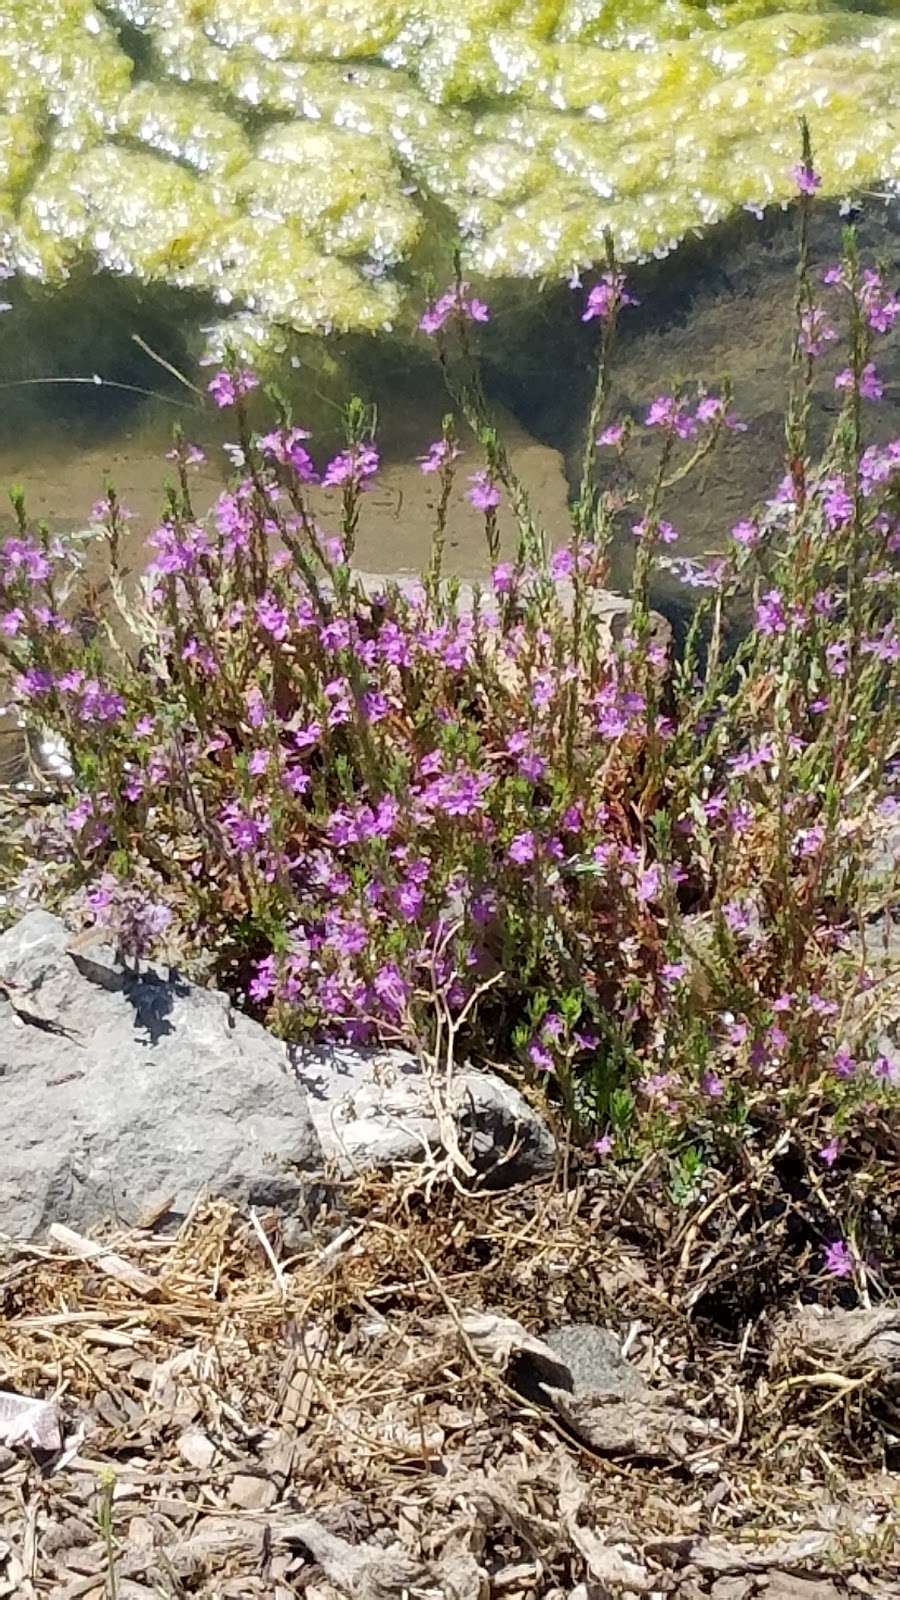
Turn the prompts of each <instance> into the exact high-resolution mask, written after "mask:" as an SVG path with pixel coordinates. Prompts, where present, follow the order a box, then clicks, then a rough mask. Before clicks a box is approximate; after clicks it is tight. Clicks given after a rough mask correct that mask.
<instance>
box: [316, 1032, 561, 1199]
mask: <svg viewBox="0 0 900 1600" xmlns="http://www.w3.org/2000/svg"><path fill="white" fill-rule="evenodd" d="M292 1059H293V1062H294V1066H295V1068H296V1071H297V1075H298V1077H299V1079H300V1082H301V1083H302V1085H303V1087H304V1089H305V1090H306V1095H307V1099H308V1102H309V1109H310V1114H311V1116H312V1119H313V1123H314V1126H315V1129H316V1132H317V1134H318V1136H319V1139H320V1140H321V1143H322V1148H323V1150H324V1151H325V1154H326V1155H327V1156H329V1157H330V1158H331V1159H332V1160H333V1161H334V1162H336V1163H337V1165H338V1166H339V1167H340V1168H341V1170H342V1171H344V1172H345V1173H351V1172H358V1171H365V1170H369V1169H372V1168H380V1167H390V1166H395V1165H399V1164H403V1163H407V1162H414V1161H421V1160H422V1159H423V1157H425V1156H426V1155H427V1153H428V1151H429V1150H431V1151H436V1150H440V1149H441V1148H442V1143H443V1140H442V1133H441V1115H440V1096H441V1094H442V1089H441V1087H439V1086H435V1085H432V1084H431V1083H430V1082H429V1079H428V1075H427V1074H426V1072H425V1071H424V1070H423V1068H422V1065H421V1063H420V1062H419V1061H418V1060H417V1059H416V1057H415V1056H413V1055H410V1054H408V1053H407V1052H406V1051H404V1050H358V1049H351V1048H349V1047H347V1046H343V1045H315V1046H306V1045H303V1046H295V1047H294V1049H293V1051H292ZM444 1100H445V1109H446V1113H447V1114H448V1116H449V1118H450V1120H451V1122H452V1125H453V1127H454V1129H455V1131H456V1137H457V1139H458V1141H459V1145H460V1148H461V1150H462V1152H463V1154H464V1155H465V1156H466V1157H467V1158H468V1160H469V1161H470V1162H471V1163H472V1165H473V1167H474V1168H475V1170H476V1172H478V1173H479V1174H480V1175H481V1176H482V1177H483V1178H484V1179H485V1181H486V1182H487V1183H488V1184H489V1185H491V1186H493V1187H500V1186H502V1185H504V1184H510V1183H521V1182H523V1181H525V1180H526V1179H528V1178H531V1177H534V1176H536V1175H537V1174H538V1173H542V1172H547V1171H549V1170H550V1169H551V1168H552V1167H553V1165H554V1162H555V1159H556V1146H555V1143H554V1139H553V1135H552V1134H551V1132H550V1130H549V1128H548V1127H547V1125H546V1123H545V1122H544V1121H543V1120H542V1119H541V1117H539V1116H538V1114H537V1112H535V1111H533V1110H532V1108H531V1106H529V1104H528V1102H527V1100H526V1099H525V1098H524V1096H523V1095H521V1094H520V1093H519V1091H518V1090H517V1089H514V1088H513V1087H512V1086H511V1085H510V1084H508V1083H504V1082H503V1080H502V1079H501V1078H496V1077H493V1076H492V1075H491V1074H490V1073H487V1072H479V1071H476V1070H475V1069H473V1068H468V1067H467V1068H460V1069H459V1070H458V1071H457V1072H455V1073H454V1075H453V1078H452V1081H451V1083H450V1086H449V1090H448V1091H447V1092H446V1095H445V1096H444Z"/></svg>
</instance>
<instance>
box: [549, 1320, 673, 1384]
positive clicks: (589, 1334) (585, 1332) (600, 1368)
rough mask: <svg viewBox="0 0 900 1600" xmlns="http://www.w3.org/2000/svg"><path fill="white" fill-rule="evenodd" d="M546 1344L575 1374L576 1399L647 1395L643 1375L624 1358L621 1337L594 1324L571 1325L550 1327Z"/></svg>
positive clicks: (573, 1380)
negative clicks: (597, 1395)
mask: <svg viewBox="0 0 900 1600" xmlns="http://www.w3.org/2000/svg"><path fill="white" fill-rule="evenodd" d="M543 1337H544V1341H545V1343H546V1344H548V1345H549V1346H550V1348H551V1350H553V1351H554V1352H555V1353H556V1355H558V1356H559V1357H560V1358H561V1359H562V1360H563V1361H564V1362H565V1364H566V1366H567V1367H568V1369H569V1371H570V1372H571V1374H572V1385H573V1393H574V1394H575V1396H576V1398H578V1399H581V1397H582V1396H585V1395H590V1394H599V1393H604V1394H608V1393H613V1394H620V1395H634V1396H635V1397H641V1396H646V1395H647V1394H648V1392H649V1391H648V1388H647V1385H646V1383H645V1382H644V1380H643V1378H642V1377H641V1374H640V1373H639V1372H638V1371H637V1370H636V1369H635V1368H634V1367H633V1366H632V1365H631V1364H630V1362H628V1361H626V1360H625V1358H624V1356H623V1355H622V1351H621V1347H620V1345H619V1339H618V1335H617V1334H615V1333H613V1332H612V1330H611V1329H610V1328H601V1327H597V1326H595V1325H594V1324H593V1323H591V1322H570V1323H567V1324H566V1325H565V1326H564V1327H561V1328H551V1329H550V1330H549V1332H547V1333H545V1334H544V1336H543Z"/></svg>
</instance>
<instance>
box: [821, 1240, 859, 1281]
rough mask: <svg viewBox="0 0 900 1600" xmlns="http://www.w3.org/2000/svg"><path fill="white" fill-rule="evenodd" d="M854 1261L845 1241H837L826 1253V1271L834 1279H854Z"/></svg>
mask: <svg viewBox="0 0 900 1600" xmlns="http://www.w3.org/2000/svg"><path fill="white" fill-rule="evenodd" d="M853 1268H854V1261H853V1256H852V1255H851V1253H850V1249H849V1247H848V1245H847V1243H846V1240H844V1239H837V1240H836V1241H835V1243H834V1244H830V1245H829V1246H828V1249H827V1250H826V1251H825V1271H826V1272H829V1273H830V1274H831V1276H832V1277H833V1278H852V1276H853Z"/></svg>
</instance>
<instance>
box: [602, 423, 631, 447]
mask: <svg viewBox="0 0 900 1600" xmlns="http://www.w3.org/2000/svg"><path fill="white" fill-rule="evenodd" d="M624 438H625V424H624V422H612V423H610V425H609V427H608V428H604V429H603V432H602V433H598V435H597V443H598V444H600V445H604V444H605V445H610V446H612V447H613V448H615V449H618V447H619V445H620V444H621V443H622V440H623V439H624Z"/></svg>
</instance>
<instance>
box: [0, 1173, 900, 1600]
mask: <svg viewBox="0 0 900 1600" xmlns="http://www.w3.org/2000/svg"><path fill="white" fill-rule="evenodd" d="M651 1178H652V1174H649V1173H647V1172H645V1173H644V1174H643V1175H642V1176H641V1179H640V1181H638V1182H632V1183H628V1184H625V1183H624V1182H623V1181H621V1180H620V1181H618V1182H616V1181H613V1179H612V1178H611V1176H609V1175H605V1174H604V1173H602V1172H601V1171H600V1170H598V1169H597V1168H596V1167H592V1166H588V1165H587V1164H586V1163H584V1162H582V1161H581V1159H580V1158H578V1159H576V1158H575V1157H574V1156H573V1157H572V1159H571V1160H569V1159H568V1158H566V1159H564V1160H563V1162H562V1163H561V1168H560V1171H559V1172H558V1173H557V1174H556V1176H555V1178H553V1179H551V1180H549V1181H546V1182H541V1183H538V1184H534V1185H531V1186H528V1187H525V1188H522V1189H519V1190H515V1191H512V1192H510V1193H508V1194H506V1195H485V1194H466V1193H464V1192H462V1191H461V1190H460V1188H459V1186H458V1184H455V1183H451V1182H447V1181H446V1177H441V1178H438V1177H437V1176H436V1174H434V1173H432V1174H431V1176H430V1177H429V1175H428V1174H423V1173H421V1172H419V1173H416V1174H414V1173H411V1172H410V1173H400V1174H396V1175H395V1176H394V1177H393V1178H391V1179H387V1178H381V1179H368V1180H358V1181H355V1182H353V1183H350V1184H349V1185H348V1184H341V1183H337V1182H334V1183H331V1182H329V1181H328V1180H327V1178H326V1179H325V1181H324V1182H323V1184H322V1186H321V1188H320V1190H319V1191H318V1193H317V1195H316V1197H315V1198H314V1199H312V1200H311V1214H310V1215H309V1216H308V1217H307V1218H304V1219H300V1220H298V1219H292V1220H291V1221H290V1222H285V1221H284V1220H280V1219H277V1218H275V1217H265V1216H264V1217H259V1216H251V1217H250V1218H249V1219H248V1218H247V1217H245V1216H240V1215H238V1214H236V1213H235V1212H234V1211H233V1210H232V1209H231V1208H230V1207H228V1206H227V1205H225V1204H224V1203H218V1204H215V1205H198V1207H197V1208H196V1210H195V1211H194V1213H193V1214H192V1215H191V1216H189V1217H188V1218H187V1219H186V1220H185V1221H184V1222H183V1224H182V1225H181V1227H180V1228H179V1230H178V1231H177V1232H175V1233H171V1232H166V1231H165V1217H164V1216H161V1217H160V1218H157V1219H154V1218H151V1217H149V1216H148V1217H147V1218H146V1219H143V1220H145V1221H146V1224H147V1225H146V1226H145V1227H143V1228H140V1229H135V1230H132V1231H131V1232H130V1233H129V1234H127V1235H124V1234H122V1235H118V1236H110V1237H109V1238H108V1239H107V1240H105V1241H104V1250H103V1253H102V1254H97V1253H96V1247H94V1249H93V1250H92V1248H91V1247H90V1246H89V1245H87V1244H86V1243H85V1242H84V1241H79V1240H78V1238H77V1236H76V1237H75V1238H74V1240H73V1239H72V1238H68V1237H67V1236H66V1235H65V1231H64V1230H63V1231H62V1233H58V1234H57V1235H56V1236H54V1237H53V1238H51V1239H50V1241H49V1243H48V1246H47V1247H46V1248H43V1247H41V1248H39V1247H28V1248H25V1249H24V1250H21V1251H17V1250H14V1249H13V1248H12V1247H9V1248H8V1249H7V1251H6V1253H5V1257H4V1258H2V1259H0V1307H2V1316H0V1387H2V1388H3V1389H5V1390H6V1391H12V1392H13V1394H14V1395H18V1396H32V1397H36V1398H38V1399H41V1400H44V1401H48V1402H53V1403H52V1404H51V1405H50V1406H49V1407H47V1406H45V1407H44V1408H43V1409H42V1410H41V1411H40V1412H38V1413H36V1415H35V1422H34V1435H35V1437H36V1438H37V1439H38V1440H39V1441H40V1444H39V1445H38V1444H35V1442H34V1439H32V1442H31V1444H29V1443H28V1441H27V1439H25V1440H23V1439H21V1438H20V1439H19V1440H18V1442H14V1443H12V1444H11V1445H7V1447H6V1448H3V1449H0V1530H2V1531H0V1596H2V1595H8V1596H10V1597H13V1596H15V1597H17V1600H18V1597H26V1600H35V1597H38V1596H47V1597H53V1600H110V1597H113V1600H114V1597H118V1600H151V1597H153V1600H156V1597H161V1596H166V1597H181V1596H188V1595H191V1596H205V1597H209V1600H213V1597H226V1596H228V1597H235V1600H238V1597H240V1600H250V1597H254V1596H260V1597H267V1600H290V1597H292V1596H305V1597H307V1600H376V1597H378V1600H393V1597H396V1600H401V1597H409V1600H413V1597H424V1600H441V1597H447V1600H492V1597H494V1596H497V1597H502V1600H532V1597H536V1600H603V1597H607V1596H616V1597H624V1600H627V1597H629V1596H676V1597H679V1600H706V1597H709V1600H756V1597H766V1600H850V1597H851V1596H859V1595H868V1596H877V1597H879V1600H889V1597H890V1596H895V1595H896V1594H897V1593H900V1542H898V1527H900V1522H898V1518H897V1512H898V1510H900V1478H898V1477H897V1476H896V1475H895V1474H894V1473H893V1472H892V1471H891V1470H890V1468H891V1465H892V1464H893V1465H894V1466H896V1438H897V1421H898V1404H897V1400H898V1393H897V1387H896V1370H895V1373H894V1380H893V1387H891V1386H890V1385H888V1384H886V1383H885V1381H884V1374H883V1373H881V1374H880V1375H879V1373H878V1371H877V1370H876V1367H875V1365H874V1364H873V1363H872V1362H871V1361H870V1362H869V1365H868V1367H865V1366H864V1368H863V1370H862V1371H861V1372H860V1371H859V1370H851V1369H847V1370H844V1371H837V1370H828V1366H827V1364H826V1363H825V1362H824V1361H823V1358H822V1355H821V1353H820V1354H819V1355H818V1356H817V1355H816V1354H815V1352H813V1351H810V1350H805V1351H804V1350H800V1349H798V1348H797V1347H796V1341H795V1340H794V1338H793V1335H792V1334H791V1333H790V1328H791V1326H792V1324H791V1323H790V1321H788V1322H787V1323H785V1321H784V1318H785V1317H789V1315H790V1313H791V1309H792V1307H793V1306H794V1304H795V1302H796V1300H797V1299H798V1298H799V1295H798V1293H797V1285H795V1284H794V1283H793V1282H792V1280H791V1279H790V1277H789V1276H788V1277H785V1279H784V1281H783V1283H782V1284H781V1287H780V1290H778V1291H776V1292H775V1294H774V1296H771V1297H770V1299H769V1303H768V1305H767V1306H766V1308H765V1309H762V1308H761V1306H760V1305H759V1304H758V1303H755V1302H754V1298H753V1295H752V1293H751V1292H750V1280H751V1278H752V1277H753V1276H754V1273H753V1272H751V1270H750V1263H751V1254H752V1256H753V1257H754V1259H755V1275H756V1278H757V1279H758V1280H760V1281H763V1280H765V1281H768V1282H770V1283H771V1272H770V1271H767V1267H766V1260H765V1257H766V1252H767V1251H770V1252H773V1253H777V1251H778V1249H779V1248H780V1244H779V1240H781V1239H783V1235H782V1233H781V1232H780V1231H779V1228H778V1227H774V1228H773V1229H770V1228H769V1227H768V1226H766V1227H763V1228H762V1230H761V1232H759V1231H757V1232H756V1233H755V1234H754V1235H753V1239H752V1242H750V1241H749V1240H745V1242H744V1244H743V1245H741V1243H740V1240H736V1239H735V1238H734V1236H733V1235H731V1236H730V1235H729V1230H728V1228H724V1227H723V1228H719V1229H717V1228H716V1227H715V1226H714V1222H713V1217H714V1215H715V1214H717V1215H718V1220H719V1222H721V1221H722V1217H723V1214H724V1213H727V1212H728V1210H729V1205H730V1202H729V1198H728V1195H727V1193H726V1192H725V1191H724V1190H722V1191H721V1192H718V1193H713V1195H712V1196H711V1197H710V1198H709V1199H708V1200H707V1202H706V1203H705V1204H704V1205H703V1206H702V1207H701V1208H695V1209H694V1210H693V1212H688V1213H685V1214H684V1215H683V1216H682V1217H681V1219H680V1220H679V1219H678V1218H677V1217H676V1216H673V1214H672V1213H671V1211H670V1212H669V1214H668V1216H667V1218H666V1220H665V1221H664V1220H663V1217H662V1212H661V1211H660V1208H659V1206H658V1203H657V1201H656V1200H655V1199H654V1198H653V1195H654V1193H655V1190H654V1185H653V1183H652V1181H648V1180H650V1179H651ZM160 1204H161V1206H162V1207H164V1206H165V1199H164V1198H163V1199H162V1200H161V1202H160ZM160 1224H161V1225H160ZM729 1237H730V1238H731V1242H730V1243H729V1242H728V1241H729ZM771 1265H772V1263H771V1261H770V1262H769V1263H768V1266H769V1268H771ZM723 1286H724V1288H725V1290H726V1292H725V1294H724V1295H723V1294H722V1293H721V1290H722V1288H723ZM817 1292H818V1293H820V1294H821V1296H822V1298H823V1299H824V1301H825V1303H826V1305H827V1302H828V1301H829V1299H832V1300H833V1299H834V1290H833V1287H832V1288H828V1287H826V1288H824V1289H820V1290H819V1291H817ZM817 1292H816V1291H814V1292H813V1294H812V1298H813V1299H815V1298H816V1293H817ZM806 1298H810V1294H809V1287H808V1286H807V1291H806ZM725 1308H727V1309H725ZM816 1315H818V1313H816ZM879 1315H882V1314H881V1313H879ZM570 1323H576V1324H579V1325H582V1324H585V1323H587V1324H593V1325H600V1326H602V1327H603V1328H606V1329H609V1330H612V1331H613V1333H614V1334H615V1335H616V1338H617V1341H618V1344H619V1346H620V1349H621V1350H622V1351H624V1354H625V1357H626V1359H627V1365H626V1364H625V1363H622V1362H621V1359H620V1357H619V1355H618V1354H617V1355H616V1358H615V1361H614V1364H613V1378H612V1379H610V1380H609V1383H610V1384H611V1388H612V1390H613V1391H616V1392H609V1393H606V1394H605V1396H600V1397H597V1396H593V1397H588V1399H585V1398H584V1396H583V1395H582V1394H581V1391H580V1388H579V1387H578V1386H577V1385H576V1388H575V1392H574V1395H573V1394H571V1393H569V1394H567V1393H566V1392H565V1391H564V1389H561V1388H560V1387H559V1385H560V1383H563V1382H564V1378H561V1377H560V1375H559V1370H558V1368H557V1367H556V1366H555V1365H554V1357H553V1354H552V1351H549V1350H548V1347H547V1345H546V1344H545V1343H543V1341H542V1335H543V1334H544V1333H548V1336H549V1337H550V1338H551V1340H552V1338H553V1335H552V1332H549V1330H552V1329H554V1328H558V1327H559V1326H560V1325H565V1324H570ZM779 1328H781V1330H782V1331H781V1333H779ZM785 1329H787V1333H786V1334H785V1331H784V1330H785ZM895 1333H896V1337H897V1340H898V1346H900V1323H898V1326H897V1329H896V1330H895ZM785 1339H786V1340H787V1343H786V1344H785ZM829 1359H830V1361H831V1365H832V1367H836V1366H837V1364H838V1363H837V1358H836V1357H834V1356H832V1357H830V1358H829ZM572 1371H573V1372H575V1371H576V1367H575V1365H573V1366H572ZM604 1381H606V1380H604ZM580 1383H581V1379H579V1384H580ZM623 1383H624V1388H623ZM15 1404H16V1402H15V1401H14V1399H13V1398H12V1396H11V1395H10V1394H7V1395H6V1396H4V1397H0V1431H2V1430H3V1428H4V1419H8V1418H9V1417H10V1416H11V1415H12V1410H13V1409H14V1407H15ZM4 1405H5V1408H6V1409H5V1411H4ZM6 1427H7V1435H8V1430H9V1422H8V1420H7V1421H6ZM41 1445H42V1446H43V1448H41V1447H40V1446H41Z"/></svg>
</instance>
